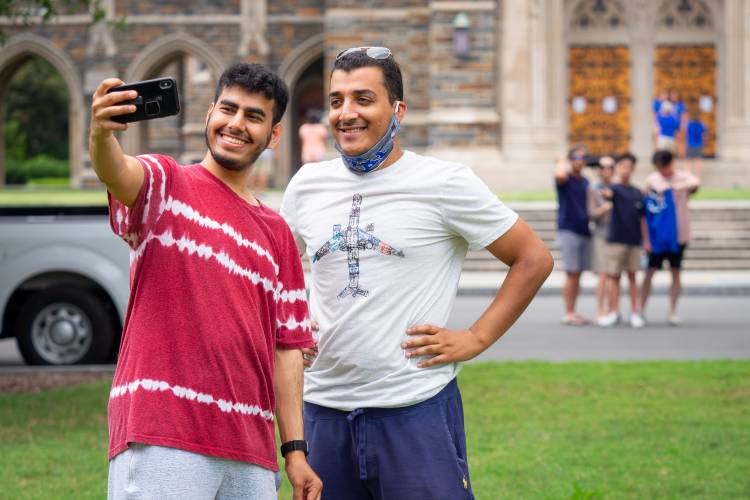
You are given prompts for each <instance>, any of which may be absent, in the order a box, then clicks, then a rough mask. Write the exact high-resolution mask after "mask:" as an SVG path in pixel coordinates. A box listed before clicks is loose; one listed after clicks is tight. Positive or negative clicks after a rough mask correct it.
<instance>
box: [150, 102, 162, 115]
mask: <svg viewBox="0 0 750 500" xmlns="http://www.w3.org/2000/svg"><path fill="white" fill-rule="evenodd" d="M160 110H161V107H160V106H159V103H158V102H157V101H147V102H146V116H158V115H159V111H160Z"/></svg>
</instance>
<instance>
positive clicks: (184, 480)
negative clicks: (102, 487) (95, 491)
mask: <svg viewBox="0 0 750 500" xmlns="http://www.w3.org/2000/svg"><path fill="white" fill-rule="evenodd" d="M280 485H281V476H280V475H279V474H278V473H274V472H273V471H272V470H269V469H264V468H263V467H260V466H258V465H253V464H249V463H246V462H238V461H235V460H228V459H225V458H217V457H209V456H206V455H199V454H197V453H191V452H189V451H184V450H180V449H177V448H166V447H163V446H151V445H143V444H139V443H130V447H129V448H128V449H127V450H126V451H124V452H122V453H120V454H119V455H117V456H116V457H115V458H113V459H112V460H111V461H110V462H109V483H108V487H107V498H108V499H109V500H125V499H127V500H131V499H132V500H146V499H180V500H183V499H184V500H213V499H214V498H217V499H227V500H234V499H252V500H276V499H277V496H276V490H277V489H278V487H279V486H280Z"/></svg>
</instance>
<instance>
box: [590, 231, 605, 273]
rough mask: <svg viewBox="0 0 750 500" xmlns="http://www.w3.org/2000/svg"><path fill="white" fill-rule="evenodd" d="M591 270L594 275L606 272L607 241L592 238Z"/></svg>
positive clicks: (596, 237)
mask: <svg viewBox="0 0 750 500" xmlns="http://www.w3.org/2000/svg"><path fill="white" fill-rule="evenodd" d="M591 241H592V243H593V246H592V249H591V250H592V252H593V253H592V255H591V270H592V271H594V272H595V273H596V274H599V273H606V272H607V239H606V238H602V237H601V236H592V237H591Z"/></svg>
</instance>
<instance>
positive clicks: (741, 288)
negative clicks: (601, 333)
mask: <svg viewBox="0 0 750 500" xmlns="http://www.w3.org/2000/svg"><path fill="white" fill-rule="evenodd" d="M497 291H498V288H491V287H472V286H467V287H463V288H462V287H459V288H458V292H457V294H456V295H457V296H458V297H470V296H482V295H488V296H494V295H495V294H497ZM595 293H596V290H595V289H594V288H588V287H586V288H581V293H580V295H587V296H589V295H590V296H593V295H595ZM560 294H562V287H557V286H546V287H543V288H541V289H540V290H539V291H538V292H537V296H542V297H552V296H558V295H560ZM651 295H669V287H664V286H657V287H653V288H652V290H651ZM681 295H691V296H698V297H709V296H714V297H715V296H743V295H750V286H748V285H737V286H691V287H685V286H683V288H682V293H681Z"/></svg>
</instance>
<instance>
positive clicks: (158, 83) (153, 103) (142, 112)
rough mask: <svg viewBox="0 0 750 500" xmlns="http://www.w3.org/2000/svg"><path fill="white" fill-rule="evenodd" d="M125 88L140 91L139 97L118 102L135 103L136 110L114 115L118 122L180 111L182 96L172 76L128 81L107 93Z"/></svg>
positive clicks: (174, 113)
mask: <svg viewBox="0 0 750 500" xmlns="http://www.w3.org/2000/svg"><path fill="white" fill-rule="evenodd" d="M123 90H135V91H136V92H138V97H136V98H135V99H131V100H129V101H123V102H121V103H119V104H118V105H125V104H135V111H134V112H133V113H128V114H126V115H118V116H113V117H112V120H114V121H116V122H120V123H130V122H139V121H143V120H152V119H154V118H162V117H164V116H172V115H176V114H177V113H179V112H180V96H179V94H178V93H177V82H176V81H175V79H174V78H172V77H165V78H155V79H153V80H144V81H142V82H135V83H127V84H125V85H120V86H119V87H112V88H111V89H109V90H108V91H107V93H110V92H120V91H123Z"/></svg>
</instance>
